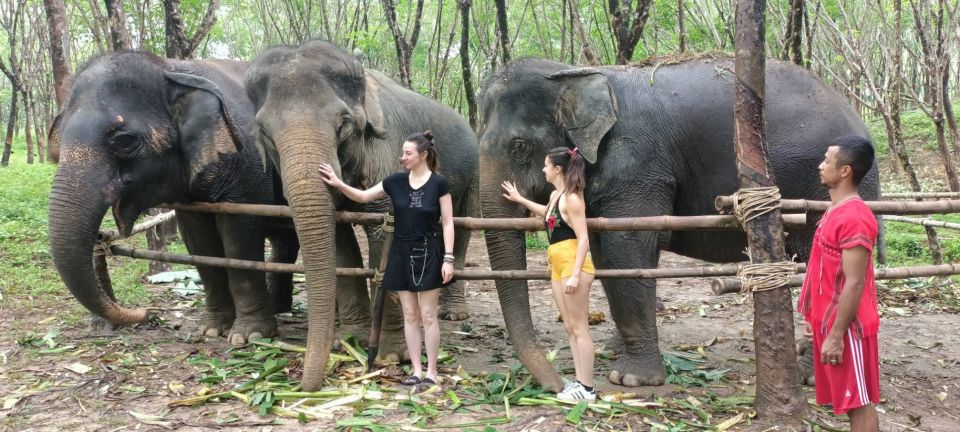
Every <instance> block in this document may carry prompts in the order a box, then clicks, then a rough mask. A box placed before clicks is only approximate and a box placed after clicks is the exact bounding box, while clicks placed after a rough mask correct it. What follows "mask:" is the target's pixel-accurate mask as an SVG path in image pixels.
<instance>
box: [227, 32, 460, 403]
mask: <svg viewBox="0 0 960 432" xmlns="http://www.w3.org/2000/svg"><path fill="white" fill-rule="evenodd" d="M246 89H247V93H248V95H249V96H250V100H252V101H253V103H254V106H255V107H256V110H257V115H256V125H257V131H258V132H257V138H258V142H259V143H260V144H262V145H263V147H264V148H265V149H266V153H267V154H268V155H269V156H270V158H271V160H273V161H274V163H276V165H277V167H279V170H280V174H281V177H282V179H283V185H284V193H285V196H286V198H287V199H288V200H289V201H290V205H291V211H292V213H293V219H294V224H295V225H296V227H297V233H298V234H299V236H300V240H301V243H302V244H303V261H304V267H305V272H306V279H307V290H308V296H309V303H310V317H309V330H308V335H307V355H306V360H305V364H304V376H303V387H304V388H305V389H315V388H317V387H319V385H320V384H321V380H322V377H323V366H324V365H325V364H326V358H327V355H328V354H329V351H330V348H331V346H332V341H333V334H334V307H335V306H336V309H337V311H338V312H339V318H340V325H341V331H342V332H351V333H353V334H355V335H357V336H359V337H360V338H361V339H365V338H366V336H367V335H368V333H369V322H370V297H369V294H368V292H367V284H366V281H365V280H363V279H356V278H353V279H349V278H342V279H339V280H337V279H336V278H335V274H334V268H335V267H363V262H362V258H361V255H360V248H359V245H358V243H357V239H356V237H355V236H354V233H353V230H352V229H351V228H350V227H349V226H346V225H337V226H336V228H335V229H334V226H335V224H334V212H335V211H339V210H353V211H368V212H386V211H388V210H389V208H390V203H389V201H388V200H387V199H383V200H380V201H376V202H373V203H369V204H356V203H353V202H349V201H348V200H346V199H344V197H343V196H342V195H340V194H339V193H337V194H334V193H332V191H331V190H330V189H329V188H327V186H326V185H325V184H324V183H323V181H322V180H321V176H320V173H319V172H318V168H319V167H320V164H321V163H330V164H331V165H333V167H334V169H335V170H336V171H337V173H338V175H339V176H340V178H342V179H343V181H344V182H346V183H347V184H350V185H351V186H354V187H358V188H361V189H365V188H367V187H370V186H373V185H375V184H377V183H378V182H380V181H381V180H383V179H384V178H385V177H386V176H387V175H389V174H391V173H394V172H396V171H398V170H399V168H400V167H399V161H398V157H399V155H400V149H401V146H402V144H403V140H404V139H405V137H407V136H409V135H410V134H411V133H413V132H422V131H424V130H427V129H430V130H433V134H434V137H435V142H436V143H437V144H436V145H437V151H438V154H439V162H440V165H439V171H440V173H442V174H443V175H444V177H446V178H447V180H448V181H449V184H450V194H451V195H452V197H453V212H454V215H455V216H471V215H475V213H476V212H477V205H476V201H477V188H478V185H477V183H476V182H477V164H478V148H477V139H476V135H475V134H474V133H473V131H472V130H471V129H470V126H469V125H468V124H467V123H466V121H464V119H463V118H462V117H461V116H460V115H458V114H457V113H456V112H455V111H453V110H451V109H450V108H448V107H446V106H444V105H441V104H440V103H437V102H436V101H433V100H431V99H429V98H427V97H424V96H421V95H419V94H417V93H415V92H413V91H410V90H408V89H406V88H404V87H402V86H401V85H399V84H397V83H396V82H394V81H393V80H391V79H389V78H387V77H386V76H385V75H384V74H382V73H380V72H378V71H374V70H369V69H367V70H365V69H364V68H363V66H362V65H361V64H360V62H359V61H358V60H357V59H356V58H354V57H353V56H352V55H350V54H349V53H347V52H344V51H343V50H341V49H340V48H338V47H336V46H334V45H333V44H330V43H328V42H323V41H311V42H306V43H304V44H303V45H301V46H299V47H294V46H281V47H275V48H271V49H270V50H267V51H266V52H264V53H262V54H261V55H260V56H258V57H257V58H256V59H255V60H254V61H253V63H252V65H251V67H250V70H249V71H248V72H247V76H246ZM366 229H367V231H366V234H367V237H368V239H369V240H370V241H369V246H370V248H369V251H370V253H369V258H370V264H371V267H375V266H376V264H377V263H378V262H379V256H380V253H381V237H380V233H379V232H375V230H374V229H373V228H371V227H366ZM469 239H470V233H469V232H468V231H464V230H458V231H457V234H456V243H455V248H454V254H455V256H456V262H455V267H456V268H463V265H464V258H465V255H466V250H467V245H468V241H469ZM335 287H336V298H335V299H334V288H335ZM441 294H442V299H441V300H442V302H443V303H442V305H441V309H440V315H441V318H446V319H464V318H466V317H467V313H468V311H467V307H466V299H465V294H464V285H463V283H462V282H458V283H455V284H451V285H450V286H448V287H447V288H444V291H443V292H442V293H441ZM334 300H335V301H334ZM388 303H391V302H388ZM388 306H390V307H388V308H386V310H385V313H384V324H383V328H382V332H381V339H380V357H381V358H389V357H392V358H394V359H402V358H405V357H406V356H407V354H406V349H405V347H404V343H403V322H402V315H401V314H400V311H399V307H397V306H396V304H388Z"/></svg>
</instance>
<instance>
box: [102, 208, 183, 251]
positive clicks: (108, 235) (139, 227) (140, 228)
mask: <svg viewBox="0 0 960 432" xmlns="http://www.w3.org/2000/svg"><path fill="white" fill-rule="evenodd" d="M176 216H177V213H176V212H173V211H168V212H165V213H163V214H159V215H157V216H155V217H152V218H150V219H149V220H146V221H143V222H141V223H138V224H136V225H134V226H133V229H131V230H130V235H127V236H124V235H121V234H120V233H118V232H116V231H114V230H108V229H104V230H100V232H98V233H97V241H98V242H107V243H109V242H112V241H115V240H120V239H122V238H125V237H130V236H132V235H134V234H137V233H141V232H144V231H146V230H148V229H150V228H153V227H155V226H157V225H160V224H162V223H164V222H166V221H168V220H170V219H173V218H175V217H176Z"/></svg>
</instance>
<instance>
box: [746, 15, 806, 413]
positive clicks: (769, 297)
mask: <svg viewBox="0 0 960 432" xmlns="http://www.w3.org/2000/svg"><path fill="white" fill-rule="evenodd" d="M765 9H766V1H765V0H738V1H737V15H736V37H735V45H736V66H735V69H734V72H735V76H736V88H735V90H734V91H735V98H736V101H735V109H734V147H735V150H736V154H737V172H738V174H739V180H740V189H741V190H743V189H748V188H766V187H772V186H774V182H773V178H772V175H771V172H770V170H769V169H768V166H767V155H766V147H765V143H764V139H765V132H764V117H763V101H764V90H765V85H766V84H765V67H766V59H765V57H764V34H765V31H764V28H765V17H764V10H765ZM744 230H745V231H746V232H747V239H748V244H749V247H750V257H751V262H753V263H773V262H780V261H788V260H789V258H788V257H787V253H786V249H785V247H784V240H783V237H784V236H783V223H782V222H781V219H780V211H779V209H775V210H774V211H771V212H769V213H766V214H763V215H760V216H758V217H756V218H754V219H752V220H751V221H749V222H747V223H746V226H745V227H744ZM753 298H754V319H753V336H754V341H755V342H754V343H755V351H756V367H757V390H756V399H755V400H754V408H755V409H756V410H757V414H758V415H760V416H763V417H766V418H768V419H777V421H778V422H779V423H784V424H785V423H791V422H792V423H794V424H799V423H800V421H801V419H802V418H803V416H804V414H805V413H806V407H807V402H806V399H804V397H803V394H802V393H801V391H800V379H799V375H798V374H797V352H796V348H795V346H794V343H793V341H794V328H793V308H792V301H791V297H790V290H789V289H787V288H785V287H779V288H774V289H772V290H767V291H758V292H755V293H754V296H753Z"/></svg>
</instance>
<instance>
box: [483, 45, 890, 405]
mask: <svg viewBox="0 0 960 432" xmlns="http://www.w3.org/2000/svg"><path fill="white" fill-rule="evenodd" d="M766 77H767V78H766V121H767V143H768V152H769V157H770V160H769V162H770V165H771V167H772V170H773V174H774V176H775V178H776V181H777V184H778V185H779V187H780V191H781V193H782V195H783V197H784V198H809V199H828V198H829V197H828V194H827V190H826V188H825V187H823V186H822V185H821V184H820V180H819V176H818V171H817V166H818V164H819V163H820V162H821V161H822V160H823V157H824V153H825V151H826V146H827V144H828V143H829V142H830V141H831V140H832V139H834V138H836V137H838V136H841V135H845V134H858V135H861V136H867V130H866V128H865V127H864V124H863V122H862V121H861V120H860V118H859V117H858V116H857V114H856V113H855V112H854V111H853V110H852V109H851V108H850V107H849V106H848V105H847V102H846V100H845V99H844V98H843V97H842V96H840V95H839V94H837V93H835V92H834V91H832V90H831V89H830V88H828V87H827V86H826V85H824V84H823V83H822V82H821V81H820V80H819V79H817V78H816V77H814V76H813V75H811V74H810V73H809V72H808V71H806V70H804V69H801V68H798V67H795V66H792V65H788V64H783V63H780V62H774V61H770V62H767V75H766ZM733 89H734V76H733V63H732V61H730V60H729V59H699V60H691V61H685V62H677V63H672V64H663V65H659V66H658V67H649V66H648V67H641V66H610V67H599V68H577V67H572V66H569V65H565V64H561V63H556V62H552V61H546V60H520V61H515V62H513V63H511V64H509V65H508V66H507V67H505V68H503V69H502V70H500V71H498V72H497V73H496V74H495V75H493V76H492V77H490V78H489V79H488V80H487V81H486V82H485V83H484V85H483V89H482V94H481V96H480V110H481V115H482V123H483V125H482V127H481V131H480V133H481V135H480V154H481V156H480V168H481V170H480V172H481V180H480V184H481V185H480V195H481V207H482V209H483V216H484V217H522V216H525V214H524V212H523V211H522V208H521V207H519V206H517V205H515V204H512V203H510V202H508V201H506V200H505V199H503V198H502V197H501V193H502V191H501V189H500V184H501V182H503V181H504V180H511V181H514V180H515V181H516V183H517V186H518V188H519V189H520V192H521V193H522V194H524V195H525V196H527V197H530V198H531V199H533V200H535V201H539V202H546V199H547V196H548V194H549V192H550V191H549V189H548V184H547V183H546V182H545V181H544V177H543V174H542V173H541V172H540V170H541V166H542V161H543V159H544V156H545V154H546V152H547V150H549V149H550V148H552V147H556V146H568V147H573V146H576V147H578V148H579V149H580V150H581V152H582V154H583V155H584V157H585V158H586V159H587V161H588V162H589V165H588V179H587V188H586V191H585V199H586V201H587V212H588V216H590V217H633V216H658V215H704V214H716V210H715V209H714V207H713V205H714V204H713V202H714V198H715V197H717V196H718V195H728V194H731V193H733V192H734V191H736V190H737V169H736V166H735V163H734V149H733ZM860 194H861V196H863V197H864V198H867V199H870V198H876V197H877V196H879V180H878V175H877V170H876V167H874V168H873V169H871V171H870V172H869V173H868V174H867V176H866V178H865V179H864V181H863V183H862V184H861V185H860ZM815 222H816V221H815V220H811V221H809V225H808V227H807V228H806V229H804V230H803V231H801V232H795V233H792V234H791V235H790V236H789V237H788V238H787V247H788V253H789V254H798V255H799V258H800V259H801V260H803V259H806V257H807V254H808V252H809V248H810V241H811V238H812V234H813V229H814V223H815ZM486 241H487V248H488V250H489V253H490V264H491V267H493V268H494V269H497V270H512V269H523V268H525V267H526V261H525V258H524V257H525V254H524V249H525V247H524V241H523V235H522V233H515V232H493V231H488V232H487V233H486ZM745 247H746V239H745V237H744V235H743V233H738V232H719V231H697V232H682V231H677V232H673V233H671V232H605V233H595V234H592V235H591V251H592V253H593V257H594V260H595V262H596V263H597V264H598V266H597V267H598V268H607V269H628V268H653V267H656V266H657V263H658V259H659V256H660V251H661V250H669V251H673V252H677V253H679V254H682V255H686V256H690V257H694V258H699V259H704V260H708V261H714V262H730V261H740V260H744V259H746V257H745V255H744V254H743V251H744V248H745ZM603 287H604V291H605V292H606V295H607V299H608V302H609V305H610V311H611V314H612V316H613V319H614V321H615V322H616V326H617V330H618V335H619V337H617V338H615V340H614V341H613V344H612V345H613V348H614V349H615V350H617V351H619V354H620V357H619V359H617V360H616V361H614V362H613V363H612V364H611V370H610V374H609V379H610V381H611V382H613V383H615V384H622V385H625V386H640V385H660V384H663V382H664V378H665V371H664V367H663V363H662V360H661V356H660V351H659V348H658V346H657V327H656V290H655V287H656V284H655V282H654V281H652V280H626V279H613V280H609V279H608V280H604V281H603ZM497 291H498V293H499V295H500V305H501V308H502V309H503V314H504V319H505V321H506V324H507V328H508V330H509V334H510V338H511V341H512V343H513V346H514V347H516V349H517V353H518V356H519V358H520V360H521V361H522V362H523V364H524V365H525V366H526V367H527V369H528V370H530V371H531V373H533V374H534V375H535V376H536V378H537V380H538V381H539V382H540V383H541V384H543V385H546V386H549V387H553V388H558V387H559V386H560V380H559V377H558V376H557V374H556V373H555V372H554V370H553V368H552V366H551V365H550V364H549V363H547V362H546V360H545V359H544V356H543V352H542V350H541V349H540V348H539V347H538V346H537V344H536V332H535V331H534V329H533V325H532V321H531V319H530V306H529V300H528V295H527V283H526V282H519V281H498V282H497Z"/></svg>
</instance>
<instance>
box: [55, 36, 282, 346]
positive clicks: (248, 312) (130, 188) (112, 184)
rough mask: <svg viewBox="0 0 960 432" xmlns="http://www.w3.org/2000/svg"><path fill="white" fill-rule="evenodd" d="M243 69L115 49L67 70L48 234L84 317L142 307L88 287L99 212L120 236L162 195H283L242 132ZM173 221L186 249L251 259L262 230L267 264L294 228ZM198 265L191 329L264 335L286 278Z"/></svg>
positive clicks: (135, 313)
mask: <svg viewBox="0 0 960 432" xmlns="http://www.w3.org/2000/svg"><path fill="white" fill-rule="evenodd" d="M246 69H247V64H246V63H243V62H235V61H216V60H210V61H177V60H169V59H163V58H160V57H157V56H154V55H152V54H148V53H143V52H116V53H110V54H104V55H101V56H99V57H95V58H93V59H91V60H89V61H88V62H87V63H86V64H85V65H84V66H82V67H81V68H80V69H79V70H78V72H77V74H76V76H75V78H74V82H73V86H72V89H71V94H70V97H69V101H68V102H67V104H66V106H65V108H64V110H63V112H62V113H61V114H60V115H59V116H58V117H57V119H56V121H55V123H54V125H53V128H52V130H51V137H53V139H55V140H58V141H59V142H60V163H59V166H58V168H57V173H56V177H55V178H54V181H53V187H52V190H51V192H50V204H49V206H50V207H49V239H50V251H51V254H52V255H53V259H54V263H55V265H56V267H57V271H58V272H59V273H60V277H61V278H62V279H63V282H64V284H65V285H66V286H67V288H69V289H70V292H72V293H73V295H74V296H75V297H76V298H77V299H78V300H79V301H80V303H81V304H83V306H84V307H86V308H87V309H88V310H90V311H91V312H93V313H94V314H95V315H97V316H99V317H101V318H103V319H105V320H106V321H108V322H109V323H112V324H114V325H122V324H133V323H137V322H142V321H145V320H146V319H147V313H146V311H145V310H142V309H141V310H131V309H127V308H124V307H122V306H119V305H118V304H117V303H116V299H115V298H113V295H112V293H107V292H104V290H102V289H100V287H99V286H98V284H97V280H96V278H95V275H94V271H93V266H92V260H91V253H92V251H93V245H94V241H95V238H96V234H97V230H98V228H99V227H100V223H101V221H102V219H103V217H104V215H105V213H106V211H107V209H108V208H110V207H112V208H113V216H114V220H115V221H116V224H117V227H118V228H119V230H120V231H121V233H124V234H129V232H130V230H131V228H132V227H133V223H134V221H135V220H136V219H137V217H138V216H139V215H140V214H142V213H143V212H144V211H145V210H146V209H148V208H150V207H154V206H156V205H157V204H160V203H164V202H167V203H174V202H190V201H207V202H235V203H257V204H282V203H283V198H282V193H281V187H280V182H279V178H278V176H277V173H276V171H275V170H274V169H273V167H272V164H271V163H269V161H265V160H264V159H263V158H262V156H261V155H260V154H259V153H258V151H257V147H256V145H255V140H254V139H253V137H252V136H251V135H250V131H251V130H252V125H253V107H252V105H251V104H250V101H249V99H247V96H246V93H244V90H243V85H242V84H243V82H242V78H243V74H244V72H245V71H246ZM177 219H178V223H179V227H180V232H181V234H182V238H183V241H184V243H186V246H187V249H188V250H189V251H190V253H191V254H195V255H205V256H214V257H228V258H236V259H243V260H254V261H263V259H264V239H265V237H266V236H268V235H269V236H270V241H271V245H272V248H273V256H272V260H274V261H278V262H287V263H289V262H294V261H295V260H296V257H297V248H298V244H297V237H296V233H295V232H294V231H293V230H292V229H289V228H283V227H280V228H275V229H274V228H271V225H273V226H276V223H272V224H271V222H272V221H269V220H268V219H267V218H261V217H254V216H235V215H224V214H217V215H214V214H209V213H195V212H187V211H178V212H177ZM198 270H199V273H200V276H201V278H202V279H203V285H204V290H205V292H206V313H205V315H204V318H203V321H202V323H201V325H200V332H201V334H204V335H207V336H218V335H221V334H222V335H225V336H226V335H227V332H228V331H229V340H230V342H231V343H233V344H243V343H246V341H247V340H248V339H250V338H253V337H257V336H265V337H272V336H274V335H275V334H276V332H277V322H276V318H274V316H273V315H274V312H275V311H283V310H288V309H289V308H290V305H291V301H292V300H291V293H292V279H291V275H290V274H278V275H271V276H272V277H270V278H265V277H264V274H263V273H260V272H255V271H243V270H225V269H221V268H211V267H205V266H199V267H198ZM267 279H269V280H270V282H269V284H270V288H269V290H268V286H267V284H268V282H267ZM271 295H272V297H271Z"/></svg>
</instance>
